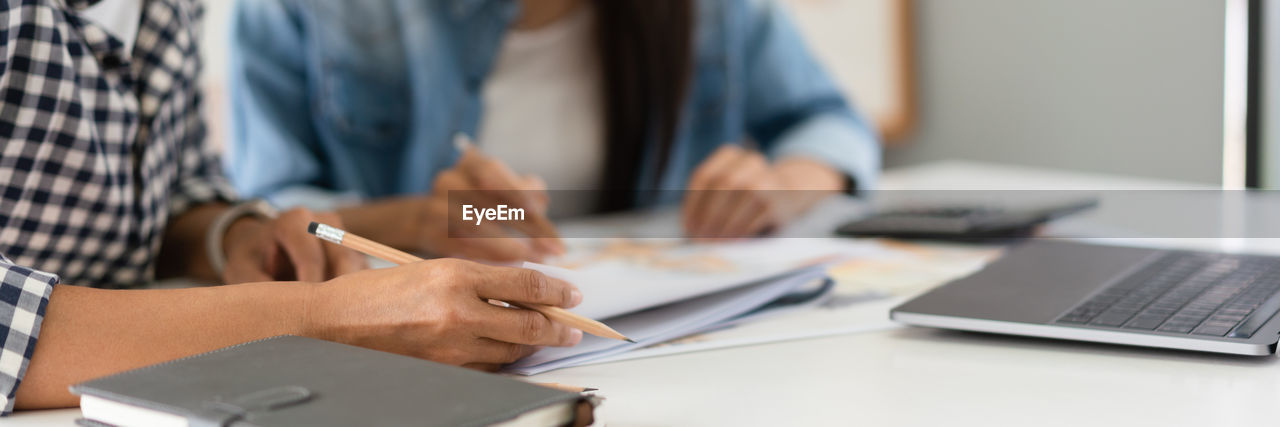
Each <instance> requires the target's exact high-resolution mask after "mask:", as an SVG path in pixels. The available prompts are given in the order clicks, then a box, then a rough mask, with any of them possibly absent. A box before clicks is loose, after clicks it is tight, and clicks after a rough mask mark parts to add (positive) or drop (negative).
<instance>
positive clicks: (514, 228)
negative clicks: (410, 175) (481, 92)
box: [338, 147, 564, 262]
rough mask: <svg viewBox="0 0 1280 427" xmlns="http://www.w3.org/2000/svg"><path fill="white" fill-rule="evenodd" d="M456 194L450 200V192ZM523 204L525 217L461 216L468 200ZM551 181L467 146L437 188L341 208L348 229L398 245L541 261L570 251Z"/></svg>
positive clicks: (496, 258) (438, 178) (440, 176)
mask: <svg viewBox="0 0 1280 427" xmlns="http://www.w3.org/2000/svg"><path fill="white" fill-rule="evenodd" d="M451 197H452V198H453V200H452V201H451V200H450V198H451ZM464 201H465V203H468V204H474V205H477V206H483V207H496V206H497V205H500V204H503V205H507V206H509V207H513V208H515V207H519V208H523V209H524V211H525V220H524V221H512V222H507V223H495V222H485V223H482V224H480V225H478V226H477V225H476V224H475V223H474V222H472V223H464V222H463V221H462V220H461V205H462V204H463V202H464ZM548 202H549V198H548V196H547V193H546V185H545V184H544V183H543V182H542V180H541V179H539V178H537V177H534V176H523V177H521V176H517V175H516V174H515V173H514V172H512V171H511V169H510V168H508V167H507V166H506V165H504V164H503V163H502V162H500V161H498V160H497V159H494V158H492V157H489V156H486V155H484V154H483V153H480V152H479V151H477V150H474V149H470V148H466V147H464V151H463V155H462V157H461V158H460V159H459V161H458V163H457V164H456V165H454V167H452V168H450V169H447V170H445V171H442V172H440V173H439V174H438V175H436V178H435V181H434V183H433V185H432V189H431V193H430V194H428V195H426V196H410V197H400V198H393V199H386V200H381V201H376V202H372V203H369V204H365V205H360V206H352V207H347V208H343V209H339V210H338V212H339V214H340V215H341V216H342V220H343V222H344V223H346V226H347V229H349V230H351V231H352V232H354V233H356V234H360V235H363V236H368V237H369V238H371V239H374V240H377V241H379V242H383V243H386V244H389V245H391V246H394V247H396V248H399V249H403V250H408V251H416V252H427V253H430V254H434V255H443V256H457V257H464V258H470V259H479V260H486V261H500V262H511V261H524V260H535V261H536V260H540V259H542V258H543V257H546V256H550V255H559V254H562V253H563V252H564V244H563V243H562V242H561V241H560V239H559V237H558V234H557V233H556V229H555V226H554V225H552V224H551V221H550V220H548V219H547V216H546V211H547V204H548Z"/></svg>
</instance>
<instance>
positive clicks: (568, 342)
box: [475, 303, 582, 362]
mask: <svg viewBox="0 0 1280 427" xmlns="http://www.w3.org/2000/svg"><path fill="white" fill-rule="evenodd" d="M480 304H482V305H483V307H478V309H479V310H478V311H479V312H480V313H481V314H480V315H481V316H484V319H485V320H484V322H482V323H480V325H479V326H478V327H477V329H476V331H475V333H476V335H478V336H481V337H484V338H490V339H492V340H495V341H501V342H504V343H511V344H526V345H545V346H556V347H570V346H573V345H576V344H578V343H579V342H581V341H582V331H580V330H577V329H573V328H570V327H568V326H565V325H563V324H560V323H556V322H552V321H551V320H549V319H547V317H546V316H543V315H542V313H539V312H536V311H533V310H522V309H515V308H506V307H498V306H495V305H492V304H488V303H480ZM513 360H514V359H513ZM488 361H491V362H492V361H497V360H488ZM510 361H512V360H506V361H498V362H510Z"/></svg>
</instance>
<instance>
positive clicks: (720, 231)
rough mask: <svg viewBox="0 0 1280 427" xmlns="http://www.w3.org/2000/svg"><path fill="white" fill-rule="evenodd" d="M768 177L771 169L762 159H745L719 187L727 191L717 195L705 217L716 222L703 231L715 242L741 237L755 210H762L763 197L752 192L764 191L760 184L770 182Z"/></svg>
mask: <svg viewBox="0 0 1280 427" xmlns="http://www.w3.org/2000/svg"><path fill="white" fill-rule="evenodd" d="M768 173H769V169H768V165H767V163H765V162H764V160H763V159H760V158H756V157H755V156H745V157H743V158H742V159H741V161H740V162H739V166H738V167H736V168H734V169H733V170H732V171H730V172H729V173H728V175H726V176H725V177H724V178H723V181H721V182H719V183H718V185H719V186H720V187H722V188H725V189H726V190H724V191H717V192H716V194H715V195H714V197H713V198H712V202H713V203H712V204H711V205H710V206H708V212H706V213H705V215H707V217H709V218H714V219H715V220H714V221H708V222H706V223H705V225H704V226H703V228H702V230H703V231H704V232H705V233H706V234H707V235H709V236H710V237H713V238H727V237H738V236H741V233H743V229H744V228H745V226H746V224H745V223H746V222H748V221H749V220H750V217H751V216H752V214H753V212H752V210H754V209H758V208H761V207H762V203H760V202H759V201H760V198H761V197H763V196H764V194H763V193H762V192H760V191H756V190H753V189H754V188H761V185H759V184H760V182H761V181H763V180H765V179H767V175H768Z"/></svg>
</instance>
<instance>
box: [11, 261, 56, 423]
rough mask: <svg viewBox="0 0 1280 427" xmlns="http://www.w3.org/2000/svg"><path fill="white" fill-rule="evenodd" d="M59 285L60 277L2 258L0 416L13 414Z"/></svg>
mask: <svg viewBox="0 0 1280 427" xmlns="http://www.w3.org/2000/svg"><path fill="white" fill-rule="evenodd" d="M56 283H58V276H54V275H52V274H49V273H44V272H41V271H36V270H32V269H29V268H25V267H21V266H18V265H14V264H13V263H12V262H10V261H9V259H8V258H5V257H4V255H0V408H2V409H0V415H8V414H9V413H10V412H13V400H14V396H16V395H17V393H18V385H19V384H20V383H21V382H22V376H23V374H25V373H26V372H27V364H28V363H29V362H30V361H31V353H32V352H33V351H35V347H36V336H37V335H39V334H40V323H41V322H42V321H43V320H44V313H45V307H47V306H48V305H49V294H50V293H52V292H53V285H54V284H56Z"/></svg>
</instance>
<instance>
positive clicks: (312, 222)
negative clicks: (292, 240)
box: [307, 221, 320, 234]
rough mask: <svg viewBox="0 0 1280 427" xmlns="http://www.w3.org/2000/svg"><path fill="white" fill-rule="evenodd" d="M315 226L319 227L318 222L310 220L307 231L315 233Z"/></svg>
mask: <svg viewBox="0 0 1280 427" xmlns="http://www.w3.org/2000/svg"><path fill="white" fill-rule="evenodd" d="M317 228H320V223H318V222H315V221H311V225H308V226H307V232H308V233H311V234H316V229H317Z"/></svg>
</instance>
